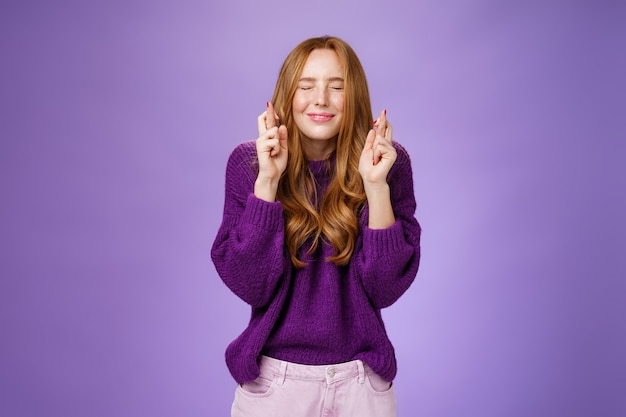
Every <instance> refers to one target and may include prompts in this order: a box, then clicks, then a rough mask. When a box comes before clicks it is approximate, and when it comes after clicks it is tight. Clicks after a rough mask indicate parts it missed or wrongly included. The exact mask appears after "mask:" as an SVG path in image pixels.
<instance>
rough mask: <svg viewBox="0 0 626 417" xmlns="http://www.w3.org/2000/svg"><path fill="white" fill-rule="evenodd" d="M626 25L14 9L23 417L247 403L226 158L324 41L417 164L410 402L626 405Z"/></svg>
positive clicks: (5, 91)
mask: <svg viewBox="0 0 626 417" xmlns="http://www.w3.org/2000/svg"><path fill="white" fill-rule="evenodd" d="M625 21H626V8H625V6H624V3H623V2H618V1H609V0H606V1H575V0H574V1H541V2H540V1H530V2H529V1H488V0H475V1H460V0H444V1H434V0H418V1H415V2H408V1H397V0H388V1H385V2H383V1H369V0H367V1H358V2H357V1H345V0H335V1H329V0H320V1H318V2H315V3H310V2H298V1H278V0H268V1H259V2H252V1H249V2H240V1H229V2H227V1H222V2H219V3H218V2H214V1H210V2H209V1H199V0H181V1H176V2H174V1H164V0H160V1H152V2H148V1H143V2H142V1H139V0H128V1H125V2H120V1H109V2H104V1H87V2H79V1H69V0H61V1H56V2H43V1H39V2H37V1H19V2H18V1H14V0H5V1H3V2H2V4H1V5H0V48H1V49H0V50H1V51H2V65H1V67H0V75H1V78H0V106H1V107H0V111H1V112H0V174H1V176H0V196H1V197H0V198H1V200H0V201H1V204H0V277H1V280H0V313H1V314H0V335H1V341H0V415H2V416H10V417H13V416H15V417H18V416H19V417H21V416H24V417H26V416H28V417H31V416H33V417H34V416H42V417H43V416H45V417H53V416H64V417H74V416H92V417H100V416H102V417H104V416H107V417H109V416H111V417H127V416H128V417H131V416H132V417H137V416H152V417H157V416H159V417H160V416H172V417H173V416H190V417H195V416H197V417H200V416H227V415H229V409H230V404H231V401H232V397H233V392H234V388H235V385H234V381H233V380H232V378H231V377H230V375H229V374H228V371H227V369H226V366H225V364H224V359H223V358H224V356H223V353H224V349H225V348H226V346H227V344H228V343H230V341H231V340H232V339H234V338H235V337H236V336H237V335H238V334H239V332H241V331H242V330H243V328H244V326H245V325H246V322H247V319H248V315H249V310H248V308H247V306H246V305H245V304H244V303H243V302H241V301H240V300H238V299H237V298H236V297H235V296H234V295H233V294H231V293H230V292H229V291H228V290H227V289H226V287H225V286H224V285H223V284H222V282H221V281H220V279H219V277H218V276H217V274H216V273H215V270H214V268H213V265H212V264H211V261H210V257H209V252H210V246H211V243H212V241H213V238H214V236H215V233H216V231H217V228H218V226H219V222H220V219H221V211H222V203H223V200H222V199H223V176H224V169H225V163H226V159H227V157H228V155H229V153H230V151H231V150H232V149H233V148H234V147H235V146H236V145H237V144H238V143H239V142H242V141H244V140H252V139H254V138H255V137H256V131H255V130H256V117H257V115H258V114H259V113H260V112H262V111H263V109H264V103H265V101H266V100H268V99H269V98H270V97H271V94H272V91H273V87H274V82H275V79H276V75H277V72H278V68H279V66H280V64H281V62H282V60H283V59H284V57H285V56H286V54H287V53H288V52H289V51H290V50H291V49H292V48H293V47H294V46H295V45H296V44H297V43H298V42H300V41H301V40H303V39H305V38H307V37H311V36H319V35H323V34H332V35H337V36H340V37H342V38H344V39H345V40H346V41H348V42H349V43H350V44H351V45H352V46H353V47H354V49H355V50H356V52H357V54H358V55H359V56H360V58H361V60H362V63H363V65H364V67H365V70H366V73H367V74H368V79H369V83H370V90H371V93H372V100H373V108H374V109H375V111H376V112H378V111H380V110H382V109H383V108H386V109H387V111H388V115H389V118H390V120H391V122H392V123H393V126H394V135H395V139H396V140H398V141H399V142H401V143H402V144H403V145H405V147H406V148H407V149H408V151H409V153H410V154H411V156H412V160H413V167H414V179H415V192H416V196H417V201H418V211H417V217H418V219H419V221H420V222H421V224H422V226H423V230H424V231H423V248H422V251H423V255H422V256H423V258H422V266H421V269H420V271H419V273H418V277H417V280H416V281H415V283H414V284H413V286H412V287H411V289H410V290H409V291H408V292H407V293H406V294H405V295H404V297H403V298H402V299H401V300H400V301H399V302H398V303H397V304H396V305H394V306H392V307H391V308H389V309H388V310H386V311H385V312H384V318H385V320H386V323H387V327H388V331H389V333H390V336H391V338H392V340H393V341H394V343H395V346H396V350H397V356H398V362H399V374H398V377H397V380H396V381H395V387H396V393H397V397H398V415H399V416H400V417H411V416H428V417H456V416H477V417H478V416H480V417H500V416H507V417H513V416H520V417H522V416H568V417H572V416H581V417H582V416H594V417H599V416H603V417H617V416H624V415H626V396H625V395H624V392H626V358H625V354H624V352H626V320H625V319H624V317H625V313H626V307H625V306H626V262H625V260H624V259H625V257H624V254H623V252H624V250H625V249H626V239H625V236H626V220H625V215H624V213H626V197H625V193H624V190H625V188H626V173H625V169H624V165H625V161H626V158H625V156H626V155H625V153H626V152H625V145H624V140H625V139H626V134H625V133H626V123H625V121H624V120H625V119H626V118H625V117H624V116H625V115H624V113H625V111H624V109H625V108H626V102H625V101H626V100H625V97H626V88H625V82H624V74H625V73H626V59H625V55H626V54H625V53H624V42H625V40H626V31H625V29H624V27H625V25H624V22H625Z"/></svg>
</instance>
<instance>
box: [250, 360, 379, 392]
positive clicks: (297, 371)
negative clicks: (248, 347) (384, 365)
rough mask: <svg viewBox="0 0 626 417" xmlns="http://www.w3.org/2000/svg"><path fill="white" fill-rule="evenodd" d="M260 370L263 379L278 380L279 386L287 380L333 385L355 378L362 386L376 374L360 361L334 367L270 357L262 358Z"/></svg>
mask: <svg viewBox="0 0 626 417" xmlns="http://www.w3.org/2000/svg"><path fill="white" fill-rule="evenodd" d="M260 369H261V376H262V377H263V378H266V379H276V382H277V383H278V385H282V384H283V383H284V382H285V378H289V379H298V380H307V381H319V382H326V383H327V384H333V383H336V382H339V381H343V380H344V379H348V378H355V377H356V378H358V382H359V383H360V384H362V383H364V382H365V375H366V373H370V372H374V371H372V370H371V369H370V368H369V367H368V366H367V365H365V364H364V363H363V362H362V361H360V360H354V361H350V362H344V363H339V364H334V365H302V364H299V363H292V362H287V361H282V360H279V359H274V358H270V357H269V356H261V362H260Z"/></svg>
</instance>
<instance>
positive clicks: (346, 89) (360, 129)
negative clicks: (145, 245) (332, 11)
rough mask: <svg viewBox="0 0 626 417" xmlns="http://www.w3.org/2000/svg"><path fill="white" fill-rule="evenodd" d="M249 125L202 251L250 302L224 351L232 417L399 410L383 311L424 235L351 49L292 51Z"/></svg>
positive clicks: (326, 42)
mask: <svg viewBox="0 0 626 417" xmlns="http://www.w3.org/2000/svg"><path fill="white" fill-rule="evenodd" d="M258 131H259V137H258V138H257V139H256V141H254V142H246V143H243V144H241V145H239V146H237V147H236V148H235V149H234V151H233V152H232V154H231V155H230V158H229V160H228V163H227V167H226V190H225V203H224V214H223V219H222V223H221V226H220V228H219V230H218V233H217V236H216V238H215V242H214V243H213V248H212V251H211V256H212V259H213V263H214V264H215V268H216V270H217V272H218V274H219V275H220V277H221V278H222V280H223V281H224V283H225V284H226V285H227V286H228V287H229V288H230V289H231V290H232V291H233V292H234V293H235V294H236V295H237V296H239V297H240V298H241V299H242V300H243V301H244V302H246V303H247V304H249V305H250V307H251V318H250V322H249V324H248V326H247V328H246V329H245V330H244V331H243V333H241V335H240V336H239V337H238V338H237V339H235V340H234V341H233V342H232V343H231V344H230V345H229V346H228V348H227V350H226V363H227V365H228V368H229V370H230V372H231V374H232V376H233V378H234V379H235V381H237V383H238V385H237V388H236V391H235V399H234V402H233V406H232V416H233V417H242V416H246V417H248V416H254V417H283V416H285V417H309V416H311V417H312V416H315V417H320V416H359V417H369V416H371V417H392V416H395V415H396V400H395V395H394V391H393V387H392V381H393V379H394V378H395V376H396V372H397V367H396V357H395V352H394V348H393V345H392V343H391V341H390V340H389V337H388V335H387V332H386V330H385V326H384V323H383V319H382V316H381V309H383V308H385V307H388V306H390V305H391V304H393V303H394V302H395V301H396V300H398V298H399V297H400V296H401V295H402V294H403V293H404V292H405V291H406V290H407V289H408V288H409V286H410V285H411V283H412V282H413V280H414V279H415V276H416V274H417V270H418V266H419V260H420V234H421V229H420V226H419V223H418V222H417V220H416V219H415V209H416V203H415V195H414V191H413V179H412V170H411V162H410V159H409V156H408V154H407V152H406V151H405V150H404V148H403V147H402V146H401V145H399V144H398V143H397V142H394V141H392V129H391V125H390V124H389V122H388V121H387V115H386V111H384V110H383V111H382V112H381V113H380V114H379V115H378V116H377V117H376V118H375V119H374V120H373V117H372V110H371V105H370V97H369V90H368V86H367V80H366V77H365V73H364V71H363V67H362V65H361V63H360V61H359V59H358V57H357V55H356V54H355V52H354V51H353V49H352V48H351V47H350V46H349V45H348V44H347V43H346V42H344V41H343V40H341V39H339V38H336V37H328V36H325V37H321V38H312V39H308V40H305V41H303V42H302V43H300V44H299V45H298V46H296V47H295V49H293V51H291V53H290V54H289V55H288V56H287V58H286V59H285V61H284V63H283V65H282V68H281V70H280V73H279V76H278V80H277V82H276V88H275V90H274V96H273V97H272V101H271V102H268V103H267V105H266V110H265V111H264V112H263V113H262V114H261V115H260V116H259V117H258Z"/></svg>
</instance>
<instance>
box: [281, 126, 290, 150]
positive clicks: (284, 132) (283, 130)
mask: <svg viewBox="0 0 626 417" xmlns="http://www.w3.org/2000/svg"><path fill="white" fill-rule="evenodd" d="M278 140H279V141H280V146H282V147H284V148H285V149H287V144H288V142H289V141H288V140H287V126H285V125H281V126H280V127H279V128H278Z"/></svg>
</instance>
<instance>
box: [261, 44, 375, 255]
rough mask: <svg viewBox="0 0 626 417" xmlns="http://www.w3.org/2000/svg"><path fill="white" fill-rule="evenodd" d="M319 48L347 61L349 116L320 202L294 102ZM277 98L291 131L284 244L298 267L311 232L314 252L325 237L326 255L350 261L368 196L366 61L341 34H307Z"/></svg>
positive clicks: (283, 197) (287, 65)
mask: <svg viewBox="0 0 626 417" xmlns="http://www.w3.org/2000/svg"><path fill="white" fill-rule="evenodd" d="M315 49H330V50H333V51H335V53H337V55H338V57H339V61H340V62H341V64H342V66H343V78H344V117H343V120H342V123H341V126H340V128H339V135H338V137H337V145H336V150H335V158H336V162H335V169H334V173H333V176H332V179H331V181H330V184H329V186H328V189H327V191H326V194H325V195H324V197H323V199H322V201H321V202H319V204H318V203H317V196H316V194H315V180H314V177H313V174H312V172H311V170H310V167H309V164H308V161H307V159H306V157H305V155H304V151H303V148H302V145H301V143H300V132H299V129H298V128H297V126H296V125H295V122H294V120H293V114H292V108H291V106H292V102H293V97H294V95H295V92H296V88H297V84H298V79H299V78H300V75H301V74H302V70H303V68H304V65H305V63H306V60H307V58H308V57H309V54H310V53H311V52H312V51H313V50H315ZM272 103H273V104H274V108H275V109H276V111H277V112H278V114H279V115H280V117H281V120H282V123H283V124H285V125H286V126H287V130H288V132H289V136H288V141H289V142H288V146H289V157H288V162H287V168H286V169H285V172H284V173H283V175H282V177H281V179H280V182H279V185H278V192H277V199H278V200H279V201H280V202H281V204H282V206H283V210H284V213H285V244H286V246H287V249H288V251H289V254H290V256H291V261H292V263H293V265H295V266H296V267H303V266H305V265H306V264H305V263H304V262H303V261H302V260H301V259H299V258H298V251H299V249H300V248H301V247H302V246H303V245H304V244H305V242H306V241H307V240H308V239H309V238H311V239H312V244H311V247H310V248H309V249H308V251H309V253H313V252H314V251H315V250H316V249H317V247H318V246H319V245H320V244H321V242H322V240H326V241H328V242H330V244H331V245H332V247H333V249H334V254H333V256H331V257H329V258H328V259H327V261H329V262H333V263H335V264H336V265H345V264H347V263H348V262H349V261H350V258H351V257H352V253H353V252H354V246H355V243H356V239H357V236H358V234H359V213H360V211H361V209H362V208H363V205H364V204H365V201H366V197H365V191H364V189H363V181H362V179H361V175H360V174H359V159H360V156H361V152H362V150H363V146H364V144H365V139H366V137H367V133H368V131H369V130H370V129H371V127H372V109H371V104H370V96H369V89H368V87H367V79H366V77H365V72H364V71H363V66H362V65H361V62H360V61H359V58H358V57H357V55H356V53H355V52H354V50H353V49H352V48H351V47H350V45H348V44H347V43H346V42H345V41H343V40H341V39H339V38H337V37H331V36H323V37H319V38H311V39H307V40H305V41H303V42H302V43H300V44H299V45H298V46H296V47H295V48H294V49H293V51H291V52H290V53H289V55H288V56H287V58H286V59H285V62H284V63H283V65H282V67H281V70H280V72H279V75H278V80H277V81H276V88H275V90H274V95H273V97H272ZM316 205H318V206H319V207H318V208H316Z"/></svg>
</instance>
